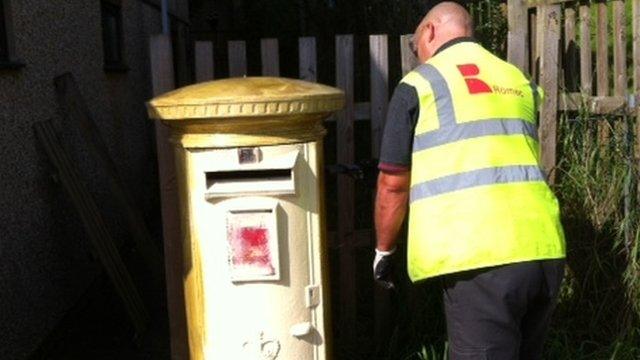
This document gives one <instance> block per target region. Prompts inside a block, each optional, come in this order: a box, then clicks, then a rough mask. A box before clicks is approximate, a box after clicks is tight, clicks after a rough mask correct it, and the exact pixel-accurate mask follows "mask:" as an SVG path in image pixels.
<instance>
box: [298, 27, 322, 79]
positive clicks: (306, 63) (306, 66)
mask: <svg viewBox="0 0 640 360" xmlns="http://www.w3.org/2000/svg"><path fill="white" fill-rule="evenodd" d="M298 58H299V69H300V79H302V80H306V81H311V82H316V81H317V78H318V75H317V73H318V70H317V65H316V38H314V37H301V38H300V39H298Z"/></svg>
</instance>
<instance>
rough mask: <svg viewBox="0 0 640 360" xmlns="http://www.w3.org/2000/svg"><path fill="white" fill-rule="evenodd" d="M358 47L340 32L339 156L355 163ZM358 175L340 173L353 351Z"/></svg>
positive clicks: (346, 309)
mask: <svg viewBox="0 0 640 360" xmlns="http://www.w3.org/2000/svg"><path fill="white" fill-rule="evenodd" d="M353 66H354V49H353V35H338V36H336V85H337V87H338V88H340V89H342V90H343V91H344V93H345V107H344V109H343V110H342V111H340V112H338V114H337V124H336V130H337V131H336V133H337V136H336V143H337V160H338V163H341V164H353V163H354V160H355V153H354V142H353V117H354V116H353V115H354V77H353ZM354 192H355V184H354V179H353V178H352V177H350V176H347V175H338V199H340V201H339V202H338V224H337V225H338V226H337V230H338V241H339V243H340V244H341V251H340V280H339V286H340V318H341V326H340V329H341V334H340V340H342V348H343V350H344V351H346V353H347V354H350V353H353V352H352V351H350V350H351V349H353V346H354V345H355V340H356V276H355V275H356V273H355V271H356V269H355V255H354V251H353V232H354V226H355V224H354V206H355V197H354Z"/></svg>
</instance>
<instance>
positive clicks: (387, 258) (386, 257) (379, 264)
mask: <svg viewBox="0 0 640 360" xmlns="http://www.w3.org/2000/svg"><path fill="white" fill-rule="evenodd" d="M395 252H396V248H393V249H391V250H389V251H380V250H378V249H376V257H375V258H374V259H373V279H374V280H375V281H376V282H377V283H378V284H380V286H382V287H383V288H385V289H387V290H393V289H395V288H396V284H395V274H394V270H393V268H394V264H393V263H394V261H393V256H392V255H393V253H395Z"/></svg>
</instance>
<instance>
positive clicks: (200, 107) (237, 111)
mask: <svg viewBox="0 0 640 360" xmlns="http://www.w3.org/2000/svg"><path fill="white" fill-rule="evenodd" d="M343 106H344V93H343V92H342V91H341V90H339V89H337V88H334V87H330V86H326V85H321V84H317V83H311V82H307V81H302V80H295V79H287V78H276V77H243V78H230V79H223V80H215V81H209V82H204V83H199V84H195V85H190V86H186V87H183V88H180V89H177V90H174V91H171V92H168V93H166V94H163V95H160V96H158V97H156V98H154V99H152V100H151V101H150V102H148V103H147V109H148V112H149V116H150V117H151V118H154V119H161V120H183V119H185V120H186V119H207V118H209V119H210V118H236V117H243V118H244V117H259V116H274V115H275V116H286V115H297V114H314V113H329V112H333V111H336V110H339V109H341V108H342V107H343Z"/></svg>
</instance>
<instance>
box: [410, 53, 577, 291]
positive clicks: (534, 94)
mask: <svg viewBox="0 0 640 360" xmlns="http://www.w3.org/2000/svg"><path fill="white" fill-rule="evenodd" d="M402 82H404V83H406V84H408V85H410V86H413V87H414V88H415V89H416V92H417V95H418V98H419V104H420V111H419V118H418V121H417V124H416V127H415V135H414V142H413V154H412V161H411V163H412V164H411V194H410V206H409V239H408V271H409V276H410V277H411V279H412V280H413V281H418V280H422V279H426V278H429V277H433V276H437V275H442V274H448V273H454V272H459V271H464V270H470V269H478V268H483V267H490V266H496V265H502V264H508V263H514V262H522V261H529V260H540V259H557V258H563V257H565V241H564V234H563V231H562V225H561V224H560V211H559V208H558V201H557V199H556V197H555V196H554V194H553V193H552V191H551V189H550V188H549V186H548V185H547V182H546V179H545V175H544V173H543V171H542V169H541V167H540V150H539V149H540V146H539V143H538V135H537V125H536V112H537V105H538V103H539V101H540V99H541V98H542V91H541V90H539V89H538V88H537V87H536V85H535V84H533V83H531V82H530V81H529V80H528V79H527V78H526V77H525V76H524V75H523V74H522V72H521V71H520V70H518V69H517V68H516V67H515V66H513V65H511V64H509V63H507V62H505V61H503V60H501V59H499V58H498V57H496V56H494V55H493V54H491V53H490V52H489V51H487V50H485V49H484V48H483V47H482V46H480V45H478V44H476V43H474V42H460V43H457V44H454V45H452V46H450V47H448V48H446V49H445V50H444V51H442V52H441V53H438V54H437V55H436V56H434V57H433V58H431V59H430V60H429V61H427V62H426V63H424V64H422V65H420V66H419V67H417V68H416V69H415V70H414V71H412V72H411V73H409V74H407V76H406V77H405V78H404V79H403V80H402Z"/></svg>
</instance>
